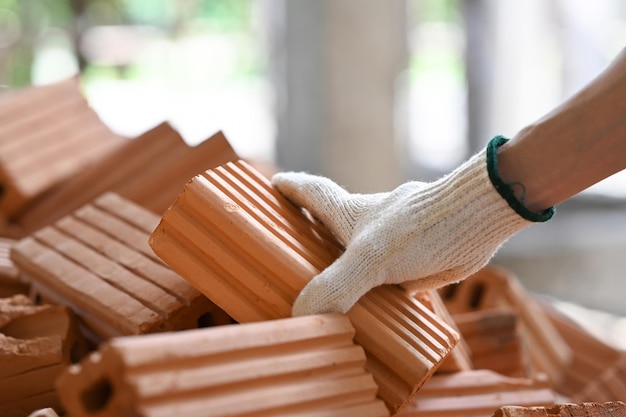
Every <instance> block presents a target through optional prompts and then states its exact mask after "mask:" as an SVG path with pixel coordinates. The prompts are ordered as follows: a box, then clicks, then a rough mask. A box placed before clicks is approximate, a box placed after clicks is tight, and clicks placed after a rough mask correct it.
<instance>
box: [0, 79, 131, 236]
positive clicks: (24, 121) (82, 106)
mask: <svg viewBox="0 0 626 417" xmlns="http://www.w3.org/2000/svg"><path fill="white" fill-rule="evenodd" d="M127 141H128V140H127V139H125V138H122V137H121V136H119V135H117V134H115V133H114V132H113V131H111V130H110V129H109V128H108V127H107V126H106V125H105V124H104V123H103V122H102V121H101V120H100V118H99V117H98V116H97V114H96V113H95V112H94V111H93V110H92V109H91V108H90V107H89V105H88V103H87V101H86V100H85V98H84V97H83V95H82V93H81V91H80V85H79V81H78V79H76V78H71V79H68V80H65V81H62V82H58V83H55V84H51V85H47V86H43V87H30V88H27V89H24V90H21V91H15V92H12V93H8V94H6V95H5V96H3V100H2V101H0V219H1V220H0V227H2V229H3V230H2V234H3V235H5V236H13V237H20V236H22V233H23V232H22V231H21V230H20V229H19V228H18V227H15V226H14V225H13V224H12V223H13V222H14V221H15V220H16V219H17V218H18V217H19V216H20V215H21V213H22V212H23V211H24V210H26V209H27V208H28V207H30V206H32V205H33V204H35V203H36V202H37V201H38V200H39V199H41V198H42V197H43V196H44V195H46V194H47V193H49V192H51V191H52V190H54V189H55V188H57V187H59V186H61V185H62V184H64V183H65V182H66V181H67V180H68V179H70V178H71V177H73V176H74V175H76V174H77V173H78V172H80V171H81V170H82V169H84V168H85V167H87V166H89V165H90V164H92V163H95V162H96V161H98V160H99V159H101V158H102V157H104V156H106V155H108V154H110V153H111V152H113V151H114V150H115V149H118V148H119V147H120V146H122V145H123V144H124V143H126V142H127Z"/></svg>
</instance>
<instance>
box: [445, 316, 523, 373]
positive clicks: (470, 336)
mask: <svg viewBox="0 0 626 417" xmlns="http://www.w3.org/2000/svg"><path fill="white" fill-rule="evenodd" d="M454 321H455V322H456V324H457V326H458V329H459V331H460V332H461V336H462V337H463V340H464V341H465V342H466V343H467V346H468V347H469V349H470V350H471V355H472V361H473V363H474V368H475V369H489V370H492V371H495V372H498V373H499V374H502V375H507V376H515V377H524V376H530V375H532V367H531V363H530V354H529V352H528V350H529V347H528V346H526V345H525V343H524V340H523V339H522V336H521V334H520V331H519V321H518V318H517V314H516V313H513V312H512V311H511V310H510V309H509V308H506V307H504V308H490V309H488V310H485V311H474V312H469V313H461V314H455V315H454ZM530 349H532V348H530Z"/></svg>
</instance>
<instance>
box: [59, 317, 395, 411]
mask: <svg viewBox="0 0 626 417" xmlns="http://www.w3.org/2000/svg"><path fill="white" fill-rule="evenodd" d="M353 337H354V328H353V327H352V325H351V324H350V320H349V319H348V318H347V317H346V316H345V315H343V314H337V313H335V314H324V315H316V316H307V317H298V318H286V319H278V320H270V321H265V322H258V323H247V324H233V325H226V326H219V327H214V328H210V329H199V330H189V331H185V332H175V333H164V334H154V335H145V336H142V337H121V338H116V339H113V340H111V341H109V342H108V343H106V344H105V345H103V346H102V347H101V348H100V350H99V351H98V352H95V353H94V354H92V355H91V356H89V357H88V358H86V359H85V360H83V361H82V362H81V363H80V364H79V365H75V366H72V367H70V368H69V369H68V370H67V371H66V372H65V373H64V374H63V375H62V376H61V377H60V378H59V380H58V386H59V390H60V392H61V399H62V403H63V405H64V407H65V408H66V409H67V411H68V413H69V414H70V415H72V417H90V416H94V417H95V416H98V417H118V416H122V415H123V416H127V417H134V416H141V417H171V416H174V415H180V416H185V417H196V416H197V417H212V416H216V417H217V416H226V415H228V416H231V417H237V416H241V417H243V416H250V415H254V416H258V417H262V416H296V417H297V416H337V417H343V416H345V417H351V416H359V417H369V416H371V417H383V416H388V415H389V411H388V410H387V408H386V406H385V404H384V403H383V402H382V401H381V400H379V399H377V398H376V390H377V386H376V384H375V383H374V380H373V379H372V376H371V374H369V373H367V372H366V371H365V370H364V364H365V354H364V352H363V349H362V348H361V347H360V346H358V345H356V344H355V343H354V342H353Z"/></svg>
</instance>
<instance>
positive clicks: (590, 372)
mask: <svg viewBox="0 0 626 417" xmlns="http://www.w3.org/2000/svg"><path fill="white" fill-rule="evenodd" d="M542 308H543V310H544V311H545V313H546V315H547V316H548V317H549V319H550V321H551V323H552V324H553V325H554V326H555V328H556V329H557V330H558V332H559V333H560V335H561V337H562V338H563V340H565V342H566V343H567V344H568V346H569V347H570V349H571V351H572V356H573V357H572V361H571V363H570V365H569V366H568V367H567V369H566V373H565V378H563V380H562V381H561V382H560V383H559V384H556V385H555V389H556V390H557V391H558V392H560V393H562V394H563V395H566V396H569V397H571V398H574V399H576V401H600V402H602V401H607V400H622V399H624V398H626V390H625V389H624V388H623V387H624V386H625V384H626V375H624V374H622V376H621V377H620V372H619V369H620V365H619V364H620V363H621V362H622V361H623V357H624V353H623V352H620V351H618V350H617V349H615V348H614V347H612V346H610V345H608V344H607V343H605V342H603V341H602V340H600V339H598V338H597V337H595V336H593V335H592V334H590V333H589V332H588V331H586V330H585V329H583V328H582V327H581V326H580V325H578V324H577V323H575V322H574V321H573V320H571V319H570V318H568V317H566V316H565V315H564V314H563V313H561V312H559V311H557V310H556V309H555V308H554V307H552V306H549V305H548V304H547V303H544V304H542ZM605 372H606V374H605ZM603 376H604V377H606V378H607V379H608V380H611V381H612V382H611V383H609V385H611V386H610V387H605V388H606V390H605V388H602V385H604V384H605V383H607V382H609V381H608V380H607V381H605V380H604V378H603ZM620 386H621V387H622V388H620ZM615 390H616V391H615ZM611 393H613V394H611ZM616 393H620V394H618V396H617V397H615V396H614V395H615V394H616ZM607 395H613V396H614V397H613V398H607Z"/></svg>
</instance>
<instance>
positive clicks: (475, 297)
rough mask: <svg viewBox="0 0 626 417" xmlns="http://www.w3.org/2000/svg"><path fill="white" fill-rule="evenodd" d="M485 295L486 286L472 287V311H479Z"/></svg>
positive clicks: (470, 299) (476, 285) (477, 285)
mask: <svg viewBox="0 0 626 417" xmlns="http://www.w3.org/2000/svg"><path fill="white" fill-rule="evenodd" d="M484 295H485V286H484V285H483V284H475V285H474V286H472V291H471V292H470V297H469V300H468V301H469V307H470V308H472V309H477V308H478V307H480V304H481V303H482V301H483V296H484Z"/></svg>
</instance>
